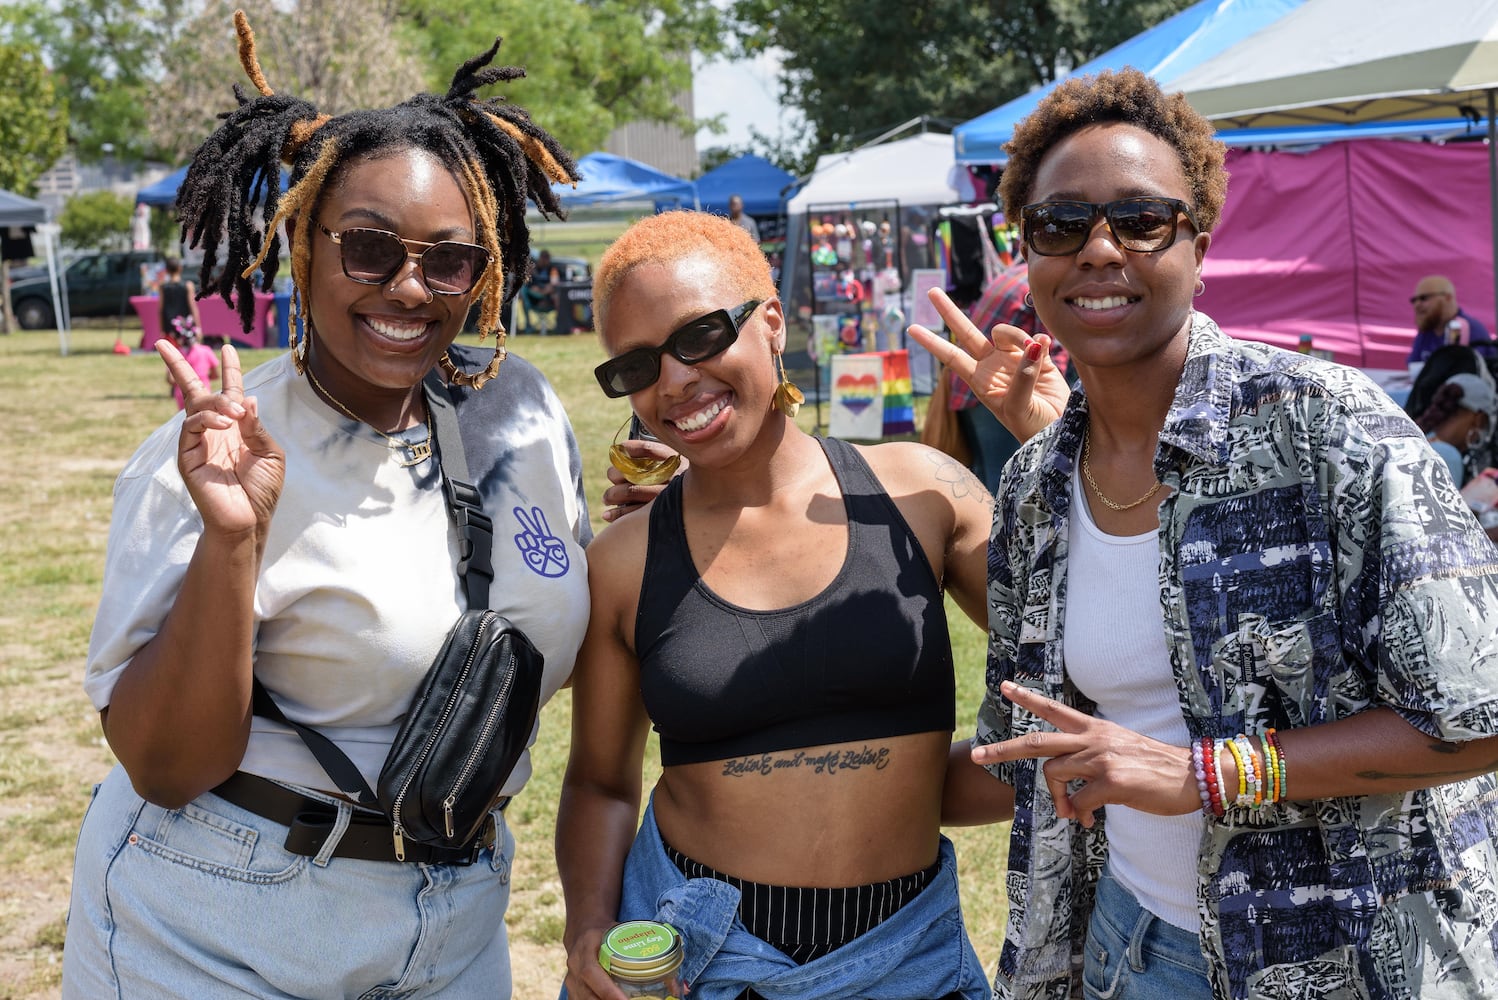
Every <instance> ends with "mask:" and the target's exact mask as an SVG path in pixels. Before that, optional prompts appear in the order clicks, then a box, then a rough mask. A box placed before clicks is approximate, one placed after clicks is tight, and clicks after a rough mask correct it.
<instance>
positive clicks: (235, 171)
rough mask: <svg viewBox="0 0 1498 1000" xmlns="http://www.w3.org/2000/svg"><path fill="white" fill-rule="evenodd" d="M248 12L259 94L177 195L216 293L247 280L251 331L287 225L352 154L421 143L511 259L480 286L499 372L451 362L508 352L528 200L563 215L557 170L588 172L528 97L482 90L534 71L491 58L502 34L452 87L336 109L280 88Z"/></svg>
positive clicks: (241, 100)
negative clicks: (484, 95)
mask: <svg viewBox="0 0 1498 1000" xmlns="http://www.w3.org/2000/svg"><path fill="white" fill-rule="evenodd" d="M234 23H235V31H236V34H237V36H238V44H239V55H240V62H241V64H242V65H243V67H244V70H245V74H246V75H247V76H248V77H249V78H250V80H251V82H252V83H253V84H254V85H255V88H256V90H257V91H258V92H259V96H257V97H248V96H246V94H245V92H244V89H243V88H242V87H241V86H240V85H239V84H235V85H234V94H235V98H236V99H237V101H238V104H239V106H238V107H237V108H236V109H234V110H233V111H229V112H226V113H225V114H223V115H221V116H220V117H221V118H222V119H223V122H222V124H221V125H219V127H218V128H217V129H215V130H214V132H213V134H212V135H210V136H209V137H208V139H207V140H206V141H205V142H204V143H203V145H202V146H201V147H199V149H198V151H197V152H196V153H195V154H194V156H193V160H192V163H191V164H190V165H189V167H188V170H187V178H186V180H184V181H183V183H182V188H181V190H180V191H179V192H178V195H177V208H178V213H179V215H180V216H181V219H182V233H183V237H184V238H185V239H190V240H191V245H192V246H194V247H202V248H203V249H204V255H203V268H202V271H201V275H200V277H201V281H200V285H201V288H202V290H203V294H204V295H208V294H212V293H214V292H218V293H219V294H221V295H222V296H223V298H224V301H225V302H232V301H233V298H232V296H233V295H234V294H236V293H237V295H238V308H239V315H240V319H241V321H242V323H243V324H244V328H245V330H247V331H248V330H249V329H250V325H251V322H252V320H253V316H254V296H253V288H252V285H251V277H252V276H253V274H254V272H255V271H256V270H257V269H259V271H260V273H261V282H260V287H261V289H262V290H269V289H270V288H271V286H272V282H273V281H274V279H275V276H276V272H277V270H278V268H279V266H280V261H279V255H280V237H279V235H278V229H277V227H278V226H279V225H280V224H281V223H282V222H285V221H288V220H293V219H304V220H305V219H310V218H312V217H313V214H314V212H315V210H316V207H317V203H318V201H319V199H320V198H321V197H322V194H323V192H324V191H325V190H327V188H328V185H329V184H332V183H335V182H336V178H337V176H338V174H339V172H340V171H341V170H342V169H343V168H344V167H346V166H347V165H348V164H349V163H350V162H352V161H354V160H356V159H364V158H368V157H373V156H377V155H379V154H382V153H387V152H395V151H398V150H402V149H421V150H424V151H425V152H427V153H430V154H431V155H432V156H434V157H436V158H437V159H438V160H439V161H440V162H442V163H443V164H444V165H445V166H446V167H447V168H448V169H449V170H451V171H452V173H453V175H454V176H455V177H456V178H458V179H459V181H460V183H461V184H462V186H463V188H464V190H465V192H466V193H467V195H468V199H469V204H470V206H471V207H472V209H473V212H474V217H475V219H476V228H477V231H478V242H479V243H480V245H482V246H483V247H485V248H486V249H487V250H488V251H489V253H490V254H491V255H492V256H493V258H494V261H495V263H496V265H497V266H496V267H492V268H489V269H488V270H487V271H486V272H485V274H484V276H483V278H482V279H481V280H480V282H479V284H478V285H477V286H476V287H475V290H474V294H476V295H478V296H479V301H480V311H479V323H480V326H479V329H480V333H481V335H484V334H487V333H488V332H489V331H494V332H495V333H496V334H499V335H500V341H499V346H498V349H497V351H496V354H495V361H494V362H493V363H492V364H491V365H490V367H489V370H488V372H485V373H480V374H478V375H476V376H469V375H465V374H463V373H457V372H456V371H455V370H454V369H451V366H450V365H446V364H445V365H444V370H445V371H448V373H449V377H451V378H456V379H458V380H461V381H463V382H465V383H466V384H482V382H484V381H487V380H488V378H490V377H492V373H493V372H494V371H495V370H497V368H498V363H499V361H500V360H502V359H503V357H504V341H503V330H502V329H501V327H500V311H501V308H502V306H503V303H504V300H505V299H506V298H509V297H513V294H514V292H515V291H517V290H518V289H519V287H520V285H521V283H522V282H523V281H524V280H525V278H526V277H527V276H528V274H529V271H530V232H529V229H528V228H527V226H526V223H525V209H526V202H527V201H531V202H534V203H535V205H536V207H537V208H538V209H540V211H541V214H542V216H543V217H549V216H550V215H557V216H561V215H562V214H563V213H562V211H561V206H560V204H559V202H558V201H557V197H556V194H555V193H554V192H553V191H552V189H551V182H553V181H556V182H557V183H567V184H575V183H577V180H578V175H577V165H576V164H575V163H574V162H573V160H572V158H571V157H570V156H569V155H568V154H567V152H566V150H564V149H563V148H562V147H561V145H560V144H559V143H558V142H557V141H556V139H555V138H553V137H552V136H551V135H550V134H548V133H547V132H546V131H545V130H544V129H542V128H540V127H539V126H538V125H536V124H535V123H534V122H532V121H531V119H530V116H529V115H528V114H526V112H525V111H524V110H523V109H521V108H519V107H516V106H515V105H513V104H510V103H508V102H507V101H505V99H504V98H502V97H494V98H488V99H479V98H476V97H475V96H474V93H475V92H476V91H477V90H479V89H480V88H482V87H485V86H488V85H490V84H493V83H497V82H500V81H509V80H517V79H520V78H522V77H524V76H525V71H524V70H522V69H520V68H518V67H514V66H492V65H490V63H492V62H493V60H494V57H495V56H496V55H497V54H498V52H499V46H500V39H497V38H496V39H495V40H494V44H493V45H492V46H491V47H490V48H489V49H488V50H487V51H485V52H482V53H480V54H479V55H477V56H474V57H473V58H472V59H469V60H468V61H467V62H465V63H464V64H463V65H462V66H460V67H459V68H458V70H457V72H456V73H454V74H453V79H452V83H451V85H450V86H449V88H448V91H447V93H446V94H445V95H442V96H438V95H436V94H417V95H416V96H414V97H412V98H410V99H409V100H407V101H404V102H402V103H401V104H398V105H396V106H395V107H391V108H379V109H374V110H365V111H353V112H349V113H348V114H344V115H337V116H333V117H330V116H328V115H326V114H323V113H321V112H319V111H318V110H317V108H316V107H314V106H313V105H312V104H310V103H309V102H307V101H302V100H298V99H296V98H292V97H287V96H284V95H280V94H276V93H275V92H274V91H273V90H272V89H271V87H270V84H269V83H268V82H267V80H266V78H265V74H264V73H263V72H262V71H261V69H260V63H259V59H258V57H257V56H256V52H255V35H254V32H253V31H252V30H251V29H250V25H249V21H248V20H247V19H246V18H245V17H244V13H243V12H242V11H236V12H235V17H234ZM283 160H284V161H285V162H286V163H287V165H289V166H290V167H291V184H290V187H289V188H288V190H287V191H286V193H285V195H282V194H281V190H280V183H279V180H280V178H279V172H280V166H281V162H282V161H283ZM257 214H258V219H257ZM261 220H268V221H261ZM310 228H311V227H310V226H307V225H300V226H293V227H292V229H291V233H292V237H291V243H292V245H291V275H292V280H293V281H294V282H295V284H296V286H297V288H298V290H299V291H300V292H301V296H300V298H301V304H300V307H299V313H300V314H301V317H302V319H303V320H304V321H306V319H307V316H306V303H307V298H308V296H307V294H306V293H307V288H308V283H309V281H310V278H311V267H310V253H311V251H310V246H311V242H310V239H311V237H310V232H309V230H310ZM221 243H222V244H223V245H224V262H223V264H224V266H223V274H222V277H220V276H219V273H218V270H219V269H218V265H219V259H218V255H219V245H220V244H221ZM308 329H310V327H308ZM444 360H445V359H444Z"/></svg>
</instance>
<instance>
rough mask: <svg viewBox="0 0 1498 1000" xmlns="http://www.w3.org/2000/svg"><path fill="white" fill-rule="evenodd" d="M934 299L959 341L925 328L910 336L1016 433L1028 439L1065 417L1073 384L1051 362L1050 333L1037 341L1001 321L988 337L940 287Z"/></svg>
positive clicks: (916, 328)
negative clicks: (952, 372) (1068, 383)
mask: <svg viewBox="0 0 1498 1000" xmlns="http://www.w3.org/2000/svg"><path fill="white" fill-rule="evenodd" d="M930 299H931V304H932V305H934V306H936V311H937V312H938V313H940V314H941V318H942V320H943V321H944V322H945V323H946V326H947V329H948V330H951V331H952V336H953V338H954V339H953V340H952V341H948V340H947V339H946V338H945V337H942V336H939V335H938V334H935V333H933V332H931V331H930V330H928V329H926V328H925V327H923V326H920V325H919V324H916V325H912V326H911V327H910V330H909V332H910V335H911V336H912V337H914V338H915V341H916V343H918V344H920V345H921V346H922V347H924V348H925V349H926V350H927V351H930V352H931V355H932V356H933V357H935V358H936V360H937V361H940V362H941V363H942V364H944V365H946V366H947V367H948V368H950V369H952V371H954V372H956V373H957V376H958V377H959V378H961V379H962V380H963V381H964V382H966V383H967V384H968V386H969V387H971V388H972V390H973V392H975V393H976V394H977V396H978V398H979V399H980V400H981V401H982V402H983V405H984V406H987V407H988V408H989V409H990V410H992V411H993V414H994V416H996V417H998V418H999V422H1000V423H1002V424H1003V425H1004V426H1005V427H1007V428H1008V429H1009V432H1010V433H1011V434H1013V435H1014V436H1015V437H1016V438H1018V439H1019V440H1020V441H1021V442H1024V441H1027V440H1029V439H1030V438H1032V437H1034V436H1035V435H1036V434H1038V433H1039V432H1040V431H1041V430H1042V429H1044V428H1045V427H1046V425H1048V424H1050V423H1051V422H1052V421H1053V420H1055V419H1056V418H1057V417H1059V416H1061V411H1062V410H1064V409H1065V408H1066V401H1067V399H1068V398H1069V397H1070V396H1071V386H1069V385H1067V384H1066V379H1065V378H1063V377H1062V376H1061V372H1060V370H1059V369H1057V368H1056V365H1055V363H1054V362H1052V361H1051V338H1050V336H1049V335H1047V334H1044V333H1042V334H1041V335H1040V336H1038V337H1033V338H1032V337H1030V336H1029V335H1028V334H1027V333H1025V331H1023V330H1021V329H1020V328H1019V327H1017V326H1009V325H1008V324H1006V323H999V324H996V325H995V326H994V328H993V329H992V330H991V331H990V332H989V334H988V335H987V336H985V335H984V334H983V331H982V330H979V329H978V328H977V327H976V326H974V325H973V323H972V320H970V319H968V318H967V315H966V314H965V313H964V312H963V311H962V310H961V309H959V308H957V304H956V303H955V302H953V301H952V300H951V299H950V298H948V297H947V293H946V292H944V291H942V290H941V289H939V288H934V289H932V290H931V292H930Z"/></svg>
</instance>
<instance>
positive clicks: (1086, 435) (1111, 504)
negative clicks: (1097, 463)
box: [1082, 430, 1160, 510]
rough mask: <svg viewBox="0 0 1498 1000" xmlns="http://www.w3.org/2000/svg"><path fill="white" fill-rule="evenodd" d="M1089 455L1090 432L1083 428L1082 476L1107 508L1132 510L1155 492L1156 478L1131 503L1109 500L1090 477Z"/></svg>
mask: <svg viewBox="0 0 1498 1000" xmlns="http://www.w3.org/2000/svg"><path fill="white" fill-rule="evenodd" d="M1091 456H1092V432H1091V431H1085V430H1084V431H1083V432H1082V478H1083V479H1086V480H1087V485H1088V486H1091V487H1092V492H1094V493H1096V494H1097V498H1098V499H1099V500H1101V501H1103V506H1105V507H1107V508H1108V509H1109V510H1133V509H1134V508H1135V507H1138V506H1139V505H1140V504H1142V503H1144V501H1146V500H1148V499H1149V498H1150V497H1152V496H1154V495H1155V492H1156V491H1157V490H1158V489H1159V488H1160V480H1158V479H1156V480H1155V485H1153V486H1151V487H1150V488H1149V492H1148V493H1146V494H1145V495H1144V496H1142V497H1140V498H1139V499H1138V500H1135V501H1134V502H1133V503H1118V502H1116V501H1114V500H1110V499H1109V498H1108V495H1107V494H1106V493H1104V492H1103V491H1102V490H1101V489H1099V488H1098V484H1097V480H1096V479H1093V478H1092V461H1091Z"/></svg>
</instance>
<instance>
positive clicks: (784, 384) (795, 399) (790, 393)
mask: <svg viewBox="0 0 1498 1000" xmlns="http://www.w3.org/2000/svg"><path fill="white" fill-rule="evenodd" d="M775 366H776V367H777V368H779V369H780V384H779V385H777V386H776V387H775V409H777V410H779V411H780V412H781V413H784V414H785V415H786V416H787V417H789V418H790V419H792V420H795V419H796V414H797V413H798V412H799V411H800V409H801V404H802V403H804V402H806V395H805V393H803V392H802V391H801V390H800V389H798V388H797V387H796V383H794V382H792V381H791V380H790V379H788V378H786V376H785V356H784V355H782V354H777V355H775Z"/></svg>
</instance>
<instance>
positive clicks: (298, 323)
mask: <svg viewBox="0 0 1498 1000" xmlns="http://www.w3.org/2000/svg"><path fill="white" fill-rule="evenodd" d="M311 323H312V320H311V319H310V318H308V319H307V321H306V325H311ZM290 325H291V366H292V367H293V368H295V369H296V373H297V374H298V375H305V374H307V336H308V334H307V331H306V330H305V329H303V325H304V324H303V321H302V293H301V292H300V291H299V290H298V289H296V288H292V290H291V324H290Z"/></svg>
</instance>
